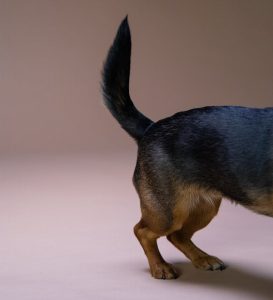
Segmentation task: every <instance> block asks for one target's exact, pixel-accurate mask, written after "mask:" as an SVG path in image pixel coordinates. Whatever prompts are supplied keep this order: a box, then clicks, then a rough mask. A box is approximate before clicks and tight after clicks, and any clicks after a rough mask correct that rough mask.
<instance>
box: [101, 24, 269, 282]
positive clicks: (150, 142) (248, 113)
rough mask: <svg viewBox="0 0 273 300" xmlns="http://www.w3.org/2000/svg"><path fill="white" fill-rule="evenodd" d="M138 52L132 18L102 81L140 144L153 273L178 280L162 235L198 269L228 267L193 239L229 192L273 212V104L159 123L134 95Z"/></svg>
mask: <svg viewBox="0 0 273 300" xmlns="http://www.w3.org/2000/svg"><path fill="white" fill-rule="evenodd" d="M130 56H131V36H130V29H129V26H128V22H127V18H126V19H125V20H123V22H122V23H121V25H120V27H119V29H118V32H117V35H116V38H115V40H114V43H113V45H112V47H111V48H110V50H109V53H108V56H107V59H106V62H105V65H104V70H103V84H102V86H103V94H104V101H105V104H106V105H107V107H108V108H109V110H110V111H111V113H112V115H113V116H114V117H115V118H116V119H117V121H118V122H119V123H120V125H121V126H122V128H123V129H125V130H126V131H127V132H128V133H129V135H130V136H131V137H132V138H133V139H135V141H136V142H137V145H138V157H137V163H136V168H135V172H134V176H133V182H134V185H135V188H136V190H137V192H138V194H139V198H140V203H141V211H142V218H141V220H140V222H139V223H138V224H137V225H136V226H135V228H134V232H135V235H136V237H137V238H138V240H139V242H140V244H141V246H142V247H143V249H144V252H145V254H146V256H147V258H148V261H149V265H150V269H151V274H152V276H154V277H155V278H161V279H172V278H176V277H177V273H176V271H175V270H174V268H173V267H172V266H171V265H170V264H168V263H167V262H166V261H165V260H164V259H163V258H162V256H161V254H160V252H159V250H158V247H157V239H158V238H159V237H161V236H167V238H168V240H169V241H170V242H171V243H172V244H173V245H174V246H175V247H177V248H178V249H179V250H181V251H182V252H183V253H184V254H185V255H186V256H187V257H188V258H189V259H190V260H191V261H192V263H193V264H194V266H195V267H197V268H200V269H205V270H222V269H224V268H225V265H224V263H223V262H222V261H221V260H220V259H218V258H217V257H214V256H210V255H208V254H207V253H205V252H204V251H202V250H200V249H199V248H197V247H196V246H195V245H194V244H193V242H192V241H191V237H192V236H193V234H194V233H195V232H196V231H197V230H199V229H201V228H203V227H205V226H206V225H208V223H209V222H210V221H211V220H212V218H213V217H214V216H215V215H216V214H217V211H218V209H219V206H220V203H221V199H222V198H223V197H225V198H228V199H231V200H233V201H235V202H237V203H239V204H241V205H243V206H245V207H246V208H249V209H251V210H252V211H254V212H257V213H260V214H264V215H267V216H271V217H272V216H273V108H265V109H254V108H244V107H234V106H221V107H215V106H212V107H203V108H198V109H192V110H188V111H183V112H179V113H176V114H175V115H173V116H171V117H169V118H166V119H163V120H160V121H158V122H153V121H151V120H150V119H148V118H147V117H145V116H144V115H143V114H142V113H140V112H139V111H138V110H137V109H136V107H135V106H134V104H133V102H132V100H131V98H130V95H129V75H130Z"/></svg>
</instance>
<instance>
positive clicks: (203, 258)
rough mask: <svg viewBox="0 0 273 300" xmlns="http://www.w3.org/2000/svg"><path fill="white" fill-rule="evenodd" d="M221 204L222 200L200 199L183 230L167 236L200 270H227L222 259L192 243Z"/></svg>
mask: <svg viewBox="0 0 273 300" xmlns="http://www.w3.org/2000/svg"><path fill="white" fill-rule="evenodd" d="M189 201H191V200H189ZM183 202H184V201H183ZM220 203H221V198H213V197H212V198H210V201H207V199H204V198H201V197H199V200H198V201H196V203H195V206H194V207H193V208H192V209H191V212H190V214H189V216H188V218H187V220H186V221H185V222H184V223H183V226H182V228H181V229H180V230H178V231H175V232H173V233H171V234H169V235H168V236H167V238H168V240H169V241H170V242H171V243H172V244H173V245H174V246H175V247H177V248H178V249H179V250H180V251H182V252H183V253H184V254H185V256H186V257H188V258H189V259H190V260H191V261H192V263H193V265H194V266H195V267H196V268H198V269H203V270H223V269H225V264H224V263H223V262H222V261H221V260H220V259H218V258H217V257H215V256H211V255H209V254H207V253H206V252H204V251H202V250H201V249H199V248H198V247H197V246H196V245H195V244H194V243H193V242H192V241H191V238H192V236H193V234H194V233H195V232H196V231H198V230H200V229H202V228H204V227H205V226H207V225H208V224H209V222H210V221H211V220H212V219H213V217H214V216H215V215H216V214H217V212H218V209H219V206H220Z"/></svg>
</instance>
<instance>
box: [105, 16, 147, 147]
mask: <svg viewBox="0 0 273 300" xmlns="http://www.w3.org/2000/svg"><path fill="white" fill-rule="evenodd" d="M130 60H131V34H130V28H129V25H128V21H127V17H126V18H125V19H124V20H123V21H122V23H121V25H120V27H119V29H118V32H117V35H116V38H115V40H114V43H113V45H112V47H111V48H110V50H109V52H108V56H107V59H106V62H105V64H104V70H103V80H102V89H103V96H104V102H105V104H106V106H107V107H108V109H109V110H110V112H111V113H112V115H113V116H114V117H115V118H116V119H117V120H118V122H119V123H120V125H121V126H122V128H123V129H125V130H126V131H127V132H128V133H129V134H130V136H131V137H133V138H134V139H135V140H136V141H139V140H140V139H141V138H142V136H143V135H144V132H145V130H146V128H147V127H148V126H149V125H151V124H152V123H153V122H152V121H151V120H150V119H148V118H146V117H145V116H144V115H143V114H142V113H140V112H139V111H138V110H137V109H136V107H135V106H134V104H133V102H132V100H131V98H130V94H129V77H130Z"/></svg>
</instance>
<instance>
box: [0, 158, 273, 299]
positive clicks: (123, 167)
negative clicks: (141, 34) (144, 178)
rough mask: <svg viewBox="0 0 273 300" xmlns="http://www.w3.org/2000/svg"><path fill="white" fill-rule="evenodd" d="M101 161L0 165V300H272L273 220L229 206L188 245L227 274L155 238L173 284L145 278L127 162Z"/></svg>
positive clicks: (129, 162) (38, 160)
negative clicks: (198, 264)
mask: <svg viewBox="0 0 273 300" xmlns="http://www.w3.org/2000/svg"><path fill="white" fill-rule="evenodd" d="M105 157H106V156H105ZM105 157H103V156H102V157H99V156H97V157H95V156H93V157H92V156H90V157H86V156H85V157H83V156H82V157H54V158H52V157H51V158H50V157H49V158H38V157H36V158H35V157H31V158H25V159H15V158H13V159H5V160H4V159H2V160H1V161H0V196H1V198H0V236H1V244H0V254H1V255H0V299H3V300H17V299H18V300H19V299H20V300H87V299H90V300H91V299H92V300H99V299H117V300H123V299H126V300H130V299H136V300H139V299H149V300H153V299H157V300H160V299H170V297H173V298H171V299H191V300H195V299H198V300H200V299H202V300H205V299H221V300H225V299H235V300H237V299H248V300H250V299H253V300H254V299H255V300H257V299H268V300H269V299H273V268H272V267H273V256H272V251H273V234H272V233H273V231H272V229H273V219H270V218H268V217H263V216H259V215H256V214H254V213H252V212H249V211H248V210H246V209H244V208H242V207H240V206H235V205H233V204H230V203H229V202H228V201H224V202H223V204H222V206H221V209H220V212H219V214H218V216H217V217H216V218H215V219H214V220H213V221H212V222H211V224H210V225H209V226H208V227H207V228H205V229H204V230H202V231H200V232H198V233H197V234H196V235H195V236H194V242H195V243H196V244H198V246H199V247H200V248H202V249H203V250H205V251H206V252H209V253H210V254H212V255H217V256H218V257H219V258H221V259H222V260H223V261H225V262H226V263H227V264H228V265H229V268H228V269H227V270H225V271H223V272H220V271H215V272H206V271H200V270H196V269H195V268H194V267H193V266H192V265H191V264H190V263H189V261H188V260H187V259H186V258H185V257H184V256H183V255H182V254H181V253H179V252H178V251H177V250H176V249H175V248H174V247H173V246H172V245H171V244H170V243H169V242H168V241H166V239H164V238H162V239H160V241H159V247H160V249H161V252H162V255H163V256H164V257H165V259H166V260H167V261H169V262H171V263H173V264H174V265H175V266H176V267H177V269H178V270H179V271H180V272H181V276H180V277H179V278H178V279H177V280H172V281H164V280H155V279H153V278H152V277H151V276H150V274H149V272H148V268H147V262H146V258H145V256H144V254H143V251H142V249H141V248H140V245H139V244H138V242H137V240H136V239H135V237H134V235H133V232H132V228H133V226H134V224H135V223H136V222H137V221H138V220H139V217H140V210H139V202H138V198H137V195H136V193H135V191H134V188H133V186H132V184H131V176H132V172H133V168H134V164H135V159H134V157H133V156H127V155H120V156H116V157H112V158H109V157H107V158H105ZM178 297H179V298H178Z"/></svg>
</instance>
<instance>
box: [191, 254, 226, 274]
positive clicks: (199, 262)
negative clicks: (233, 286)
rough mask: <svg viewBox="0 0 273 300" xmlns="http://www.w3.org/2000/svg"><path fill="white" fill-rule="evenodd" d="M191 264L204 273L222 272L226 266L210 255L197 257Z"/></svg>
mask: <svg viewBox="0 0 273 300" xmlns="http://www.w3.org/2000/svg"><path fill="white" fill-rule="evenodd" d="M192 263H193V265H194V266H195V267H196V268H198V269H202V270H206V271H215V270H220V271H222V270H224V269H225V268H226V265H225V264H224V263H223V262H222V261H221V260H220V259H219V258H217V257H215V256H210V255H206V256H203V257H199V258H197V259H195V260H193V261H192Z"/></svg>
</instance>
